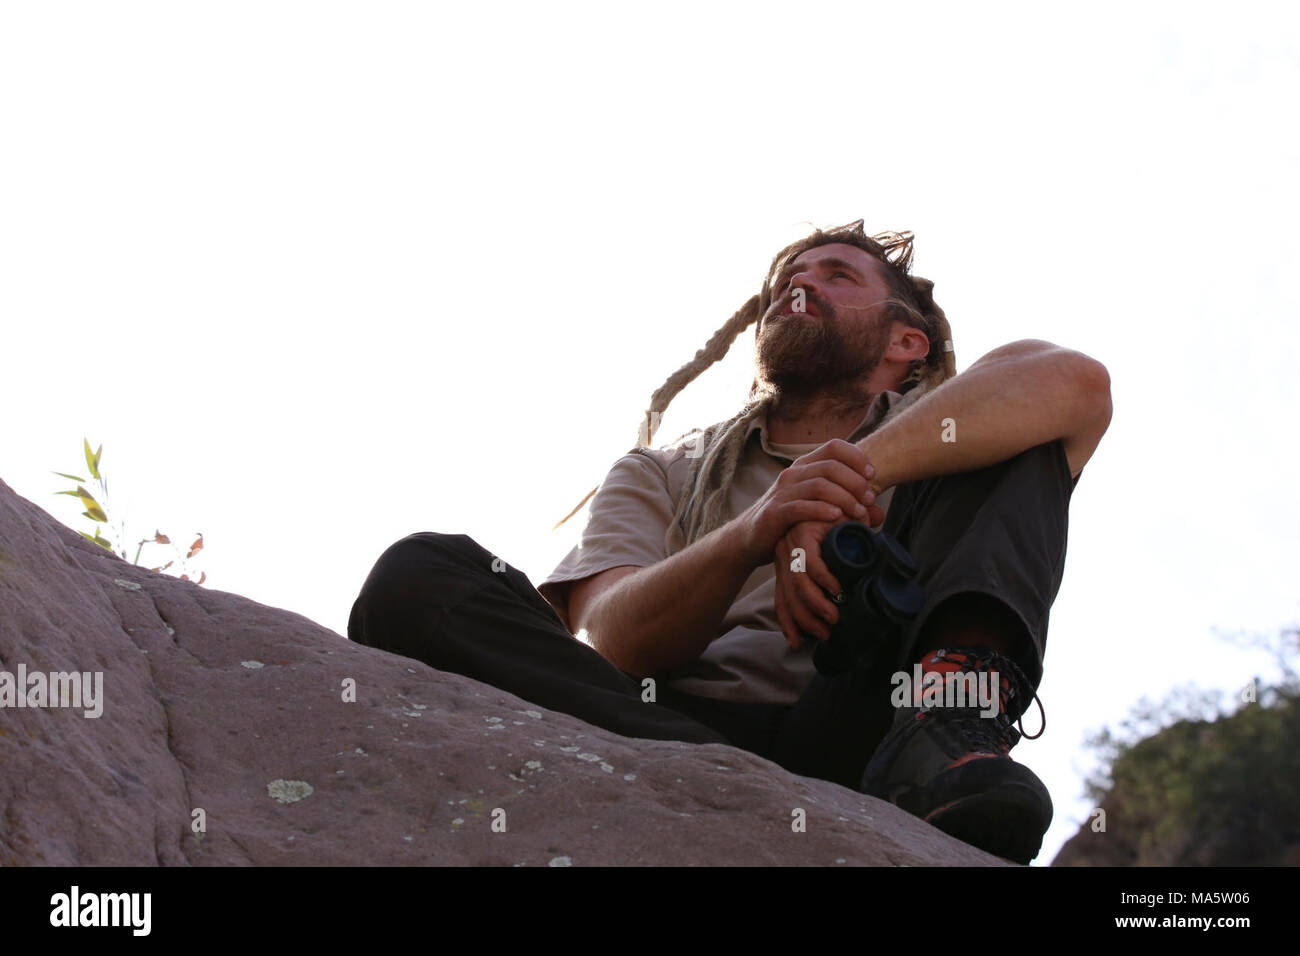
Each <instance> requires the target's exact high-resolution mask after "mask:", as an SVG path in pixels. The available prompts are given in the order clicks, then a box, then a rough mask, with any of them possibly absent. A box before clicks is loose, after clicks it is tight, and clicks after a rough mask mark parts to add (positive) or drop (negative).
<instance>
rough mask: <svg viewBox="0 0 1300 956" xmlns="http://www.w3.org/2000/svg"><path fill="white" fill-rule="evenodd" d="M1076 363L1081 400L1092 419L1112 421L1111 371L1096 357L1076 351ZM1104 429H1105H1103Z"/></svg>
mask: <svg viewBox="0 0 1300 956" xmlns="http://www.w3.org/2000/svg"><path fill="white" fill-rule="evenodd" d="M1074 355H1075V356H1076V358H1075V360H1074V364H1075V366H1076V367H1077V369H1078V388H1079V396H1080V401H1081V402H1082V404H1083V405H1084V407H1085V408H1086V409H1087V412H1088V417H1089V419H1090V420H1091V421H1098V420H1102V419H1104V420H1105V421H1106V422H1109V421H1110V415H1111V410H1112V407H1111V400H1110V372H1109V371H1107V370H1106V366H1104V365H1102V364H1101V363H1100V362H1098V361H1097V360H1096V359H1095V358H1091V357H1089V356H1087V355H1084V354H1083V353H1082V352H1075V353H1074ZM1103 430H1104V429H1103Z"/></svg>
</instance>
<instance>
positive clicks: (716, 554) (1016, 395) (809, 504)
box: [348, 220, 1111, 863]
mask: <svg viewBox="0 0 1300 956" xmlns="http://www.w3.org/2000/svg"><path fill="white" fill-rule="evenodd" d="M911 251H912V236H911V234H910V233H882V234H878V235H876V236H874V237H870V236H867V235H866V234H865V232H864V231H863V228H862V221H861V220H858V221H857V222H854V223H850V224H848V225H846V226H841V227H838V228H835V229H829V230H816V231H815V232H814V233H813V234H812V235H810V236H808V237H806V238H805V239H802V240H800V241H799V242H796V243H793V244H792V245H790V246H788V247H786V248H785V249H783V250H782V251H781V252H780V253H778V254H777V256H776V257H775V258H774V259H773V261H772V264H771V266H770V268H769V270H768V274H767V279H766V281H765V282H764V283H763V287H762V289H761V290H760V292H759V293H758V294H757V295H755V296H753V297H752V298H751V299H750V300H749V301H748V302H747V303H746V304H745V306H744V307H742V308H741V309H740V311H738V312H737V313H736V314H735V315H734V316H732V318H731V319H730V320H728V322H727V323H725V324H724V325H723V326H722V328H720V329H719V330H718V331H717V332H716V333H715V334H714V335H713V337H712V338H711V339H710V341H709V343H708V344H707V345H706V346H705V348H704V349H702V350H701V351H700V352H699V353H698V354H697V356H696V358H695V359H694V360H693V361H692V362H690V363H688V364H687V365H686V366H683V368H681V369H679V370H678V372H676V373H675V374H674V375H673V376H671V377H670V378H669V379H668V381H667V382H666V383H665V384H664V386H663V387H662V388H660V389H659V390H658V391H657V392H656V393H655V394H654V396H653V397H652V400H651V407H650V409H649V410H648V411H647V416H646V421H645V422H644V423H643V426H642V430H641V434H640V439H639V440H638V442H637V445H636V446H635V447H633V448H632V449H630V450H629V452H628V453H627V454H626V455H624V456H622V457H621V458H619V459H618V461H616V462H615V463H614V465H613V467H612V468H611V470H610V472H609V474H608V475H607V476H606V478H605V480H604V482H603V483H602V484H601V485H600V486H599V488H598V489H593V491H592V493H591V494H590V495H588V498H589V499H593V500H592V503H591V509H590V516H589V519H588V523H587V526H586V528H585V529H584V531H583V535H582V540H581V542H580V544H579V545H578V546H577V547H575V548H574V549H573V550H572V551H571V552H570V553H569V554H568V555H567V556H566V557H565V559H564V560H563V561H562V562H560V564H559V566H558V567H556V569H555V570H554V571H553V572H552V573H551V575H550V576H549V577H548V578H547V579H546V580H545V581H544V582H543V583H542V584H541V585H540V586H539V587H538V588H536V589H535V588H534V587H533V586H532V584H531V583H530V582H529V580H528V578H527V577H526V576H524V575H523V574H522V573H521V572H519V571H518V570H517V569H514V568H511V567H509V566H503V564H502V562H501V561H500V560H499V559H496V558H495V557H494V556H493V555H491V554H489V553H488V552H487V551H486V550H485V549H483V548H482V547H481V546H480V545H478V544H477V543H476V542H474V541H473V539H472V538H469V537H467V536H466V535H463V534H439V533H434V532H420V533H417V534H412V535H408V536H407V537H406V538H403V539H402V540H400V541H398V542H396V543H395V544H394V545H392V546H391V547H390V548H389V549H388V550H387V551H385V552H384V553H383V555H381V557H380V558H379V560H378V562H377V563H376V565H375V567H374V569H373V570H372V571H371V573H370V575H369V577H368V578H367V579H366V582H365V585H364V586H363V588H362V591H361V594H360V595H359V596H358V598H357V600H356V602H355V603H354V605H353V608H352V614H351V617H350V619H349V624H348V636H349V637H350V638H351V639H353V640H356V641H359V642H361V643H365V644H369V645H372V646H375V647H379V648H382V649H385V650H389V651H393V652H395V653H398V654H403V655H406V656H409V657H414V658H417V659H420V660H423V661H425V662H426V663H428V664H430V665H431V666H433V667H436V668H438V669H441V670H448V671H454V672H456V673H460V674H463V675H465V676H468V677H472V678H475V679H477V680H481V681H484V682H486V683H489V684H493V685H494V686H497V687H500V688H502V689H504V690H507V691H509V692H511V693H513V694H516V695H518V696H519V697H522V698H524V699H526V700H530V701H533V702H535V703H537V704H539V705H541V706H544V707H548V708H551V709H554V710H558V711H562V712H564V713H568V714H572V715H573V716H576V717H579V718H581V719H583V720H586V721H588V722H589V723H592V724H595V725H597V726H600V727H603V728H605V729H607V730H611V731H614V732H616V733H619V734H623V735H625V736H630V737H642V738H650V739H659V740H682V741H688V742H692V743H702V744H707V743H729V744H732V745H734V746H738V747H742V748H744V749H747V750H750V751H752V752H754V753H756V754H759V755H760V756H764V757H767V758H769V759H772V760H774V761H776V762H777V763H779V764H781V765H782V766H784V767H785V768H786V769H788V770H791V771H792V772H795V773H800V774H804V775H807V776H815V777H820V778H822V779H826V780H831V781H834V782H837V783H840V784H843V785H844V786H848V787H852V788H855V789H858V790H859V791H861V792H863V793H866V794H870V795H872V796H876V797H879V798H881V799H885V800H888V801H890V802H892V803H894V804H895V805H897V806H899V807H902V808H903V809H905V810H907V811H908V812H910V813H912V814H914V815H916V816H918V817H920V818H921V819H924V820H926V821H928V822H930V823H931V824H933V825H934V826H936V827H938V828H939V829H941V830H944V831H945V832H948V833H950V834H952V835H953V836H956V837H957V838H959V839H962V840H965V841H966V842H968V843H971V844H973V845H975V846H978V847H981V848H982V849H985V850H987V851H989V852H991V853H994V854H996V855H998V856H1002V857H1005V858H1007V859H1011V860H1015V861H1017V862H1022V863H1027V862H1028V861H1029V860H1031V859H1032V858H1033V857H1034V856H1035V855H1037V853H1038V851H1039V849H1040V848H1041V845H1042V837H1043V834H1044V833H1045V832H1046V830H1047V827H1048V825H1049V824H1050V822H1051V816H1052V804H1051V798H1050V796H1049V794H1048V792H1047V789H1046V787H1044V786H1043V784H1042V782H1041V781H1040V780H1039V779H1038V777H1037V776H1036V775H1035V774H1034V773H1033V772H1032V771H1030V770H1029V769H1028V768H1026V767H1024V766H1023V765H1021V764H1018V763H1016V762H1014V761H1013V760H1011V758H1010V756H1009V751H1010V749H1011V748H1012V747H1013V746H1015V744H1016V743H1017V742H1018V741H1019V739H1020V736H1021V734H1022V732H1023V726H1022V728H1021V732H1020V733H1018V732H1017V730H1016V729H1015V726H1014V724H1015V722H1016V721H1017V720H1018V718H1020V716H1021V715H1022V714H1023V712H1024V711H1025V709H1026V708H1027V706H1028V703H1029V701H1030V699H1031V698H1036V694H1035V691H1036V689H1037V687H1038V685H1039V683H1040V681H1041V679H1042V665H1043V655H1044V650H1045V647H1046V639H1047V624H1048V614H1049V610H1050V608H1051V604H1052V602H1053V600H1054V599H1055V597H1056V593H1057V591H1058V589H1059V587H1060V583H1061V578H1062V575H1063V572H1064V562H1065V549H1066V530H1067V521H1068V507H1069V500H1070V497H1071V495H1072V493H1073V490H1074V487H1075V485H1076V484H1077V482H1078V478H1079V475H1080V473H1081V471H1082V470H1083V467H1084V465H1085V464H1086V463H1087V461H1088V460H1089V458H1090V457H1091V455H1092V454H1093V452H1094V450H1095V449H1096V447H1097V445H1098V443H1099V442H1100V441H1101V437H1102V435H1103V434H1104V433H1105V431H1106V428H1107V427H1108V425H1109V423H1110V417H1111V400H1110V382H1109V376H1108V374H1107V372H1106V369H1105V367H1104V366H1103V365H1101V364H1100V363H1099V362H1097V361H1096V360H1094V359H1092V358H1090V357H1088V356H1086V355H1083V354H1081V353H1079V352H1077V351H1073V350H1070V349H1066V348H1062V347H1059V346H1056V345H1053V344H1051V343H1048V342H1043V341H1038V340H1025V341H1019V342H1013V343H1011V344H1009V345H1005V346H1003V347H1001V348H998V349H994V350H993V351H992V352H989V353H988V354H987V355H985V356H983V357H981V358H980V359H979V360H978V361H977V362H975V363H974V364H972V365H971V367H970V368H969V369H967V370H966V371H965V372H963V373H962V374H960V375H958V374H956V364H955V354H954V350H953V345H952V337H951V332H950V329H949V326H948V322H947V318H946V316H945V315H944V313H943V310H942V309H940V308H939V307H938V306H937V305H936V304H935V302H934V298H933V294H932V291H933V285H934V284H933V282H931V281H930V280H927V279H923V278H920V277H917V276H911V275H909V267H910V262H911ZM755 322H757V323H758V327H757V330H756V359H757V373H758V374H757V376H756V378H755V380H754V382H753V385H752V386H751V390H750V396H749V400H748V402H747V403H746V405H745V407H744V408H743V409H742V410H741V412H740V413H739V414H737V415H736V416H734V417H733V418H731V419H729V420H728V421H725V422H720V423H718V424H715V425H713V426H710V427H709V428H707V429H705V430H703V431H702V432H692V433H688V435H686V436H682V438H680V439H678V441H677V442H674V443H673V444H671V445H669V446H666V447H663V448H659V449H652V448H650V447H648V446H649V443H650V441H651V439H652V438H653V435H654V430H655V428H656V427H657V420H658V418H659V416H660V414H661V413H662V412H663V411H664V409H666V408H667V406H668V403H669V402H670V401H671V400H672V398H673V396H675V395H676V394H677V393H678V392H680V391H681V389H682V388H684V387H685V386H686V385H687V384H688V383H689V382H690V381H692V380H693V379H694V378H695V377H696V376H698V375H699V374H700V373H701V372H702V371H703V370H704V369H706V368H707V367H709V366H710V365H711V364H713V363H714V362H716V361H717V360H719V359H720V358H722V357H723V356H724V355H725V354H726V351H727V349H728V348H729V346H730V344H731V342H732V341H733V340H734V339H735V338H736V336H737V335H739V333H740V332H741V331H743V330H744V329H745V328H748V327H749V326H750V325H752V324H754V323H755ZM593 495H594V498H593ZM584 503H585V501H584ZM580 507H581V504H580V505H579V508H580ZM576 511H577V509H574V512H573V513H576ZM573 513H571V514H570V517H571V516H572V514H573ZM565 520H567V518H566V519H565ZM848 520H857V521H862V522H863V523H865V524H868V525H870V526H871V527H872V528H878V529H880V530H881V531H883V532H884V533H885V534H887V535H889V536H891V537H892V538H893V539H895V540H896V541H897V542H898V543H899V544H900V545H902V547H903V548H905V549H906V550H907V552H908V553H909V554H910V556H911V558H912V560H913V562H914V564H915V567H916V583H917V584H918V585H919V586H920V587H921V589H922V592H923V594H924V602H923V603H922V604H921V605H920V609H919V612H918V613H917V614H916V615H915V617H914V618H913V619H912V622H911V623H910V624H909V625H907V626H906V627H905V628H903V629H902V630H901V632H900V633H898V634H895V635H892V636H890V638H889V640H886V638H885V636H884V635H858V637H860V638H862V639H863V640H865V641H867V642H870V641H871V640H873V639H875V640H877V642H878V644H879V646H880V648H882V649H883V650H882V651H881V653H883V654H884V655H885V657H886V658H887V659H886V660H885V664H886V665H887V666H886V672H888V671H889V670H890V669H896V672H897V673H902V674H907V673H910V672H918V671H917V669H918V668H919V673H921V674H923V675H926V676H925V679H926V680H928V681H940V682H943V681H948V682H953V681H956V680H958V679H965V678H966V677H967V676H969V675H974V677H976V678H979V679H980V680H982V681H985V682H986V683H987V684H990V685H991V686H992V687H993V688H994V689H995V691H996V697H997V701H996V707H995V708H993V713H992V715H990V714H989V712H988V710H987V709H981V707H980V706H978V705H969V706H952V700H951V698H949V699H948V701H947V705H944V703H942V702H938V701H937V699H935V698H930V697H923V695H922V693H921V688H920V687H914V688H913V690H914V692H913V694H912V695H908V696H906V697H905V698H904V699H902V700H899V699H897V698H896V697H894V696H893V695H892V690H893V688H892V686H891V684H890V683H889V682H888V681H886V680H884V679H882V676H881V671H880V661H879V659H877V661H876V662H875V663H874V664H873V665H872V666H870V667H869V666H866V665H863V666H853V667H849V668H848V669H847V670H843V671H840V672H827V673H823V672H821V671H819V670H817V669H816V668H815V667H814V656H813V647H815V646H816V644H817V643H818V642H821V641H826V640H827V639H828V638H830V635H831V629H832V628H833V627H834V626H835V624H836V622H837V620H838V616H839V607H838V606H837V604H836V603H835V601H834V600H832V599H831V597H830V596H831V595H836V596H838V595H840V593H841V590H842V588H841V585H840V582H839V581H837V580H836V579H835V577H834V576H833V575H832V574H831V573H830V571H829V570H828V568H827V567H826V565H825V564H824V563H823V562H822V560H821V556H820V555H821V546H822V542H823V540H824V539H825V537H826V535H827V533H828V532H829V531H830V529H831V528H832V527H834V526H835V525H836V524H838V523H840V522H843V521H848ZM561 524H563V522H561ZM796 549H802V550H796ZM796 555H800V556H802V557H803V560H793V558H794V556H796ZM581 631H585V632H586V635H587V639H588V641H589V642H590V646H588V645H587V644H586V643H583V642H582V641H580V640H578V639H576V638H575V636H574V635H576V634H577V633H579V632H581ZM879 657H880V654H877V658H879ZM931 674H934V675H937V676H936V677H930V676H929V675H931ZM882 707H883V708H884V710H883V711H882ZM882 712H883V713H884V714H885V717H884V719H883V720H882ZM1040 734H1041V731H1040Z"/></svg>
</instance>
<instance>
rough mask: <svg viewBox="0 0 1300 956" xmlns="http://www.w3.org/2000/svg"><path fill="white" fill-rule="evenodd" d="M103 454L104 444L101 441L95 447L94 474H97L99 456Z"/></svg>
mask: <svg viewBox="0 0 1300 956" xmlns="http://www.w3.org/2000/svg"><path fill="white" fill-rule="evenodd" d="M102 454H104V446H103V444H102V443H101V444H100V446H99V448H97V449H95V474H96V475H98V474H99V456H100V455H102Z"/></svg>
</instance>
